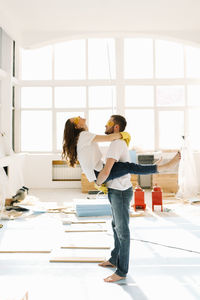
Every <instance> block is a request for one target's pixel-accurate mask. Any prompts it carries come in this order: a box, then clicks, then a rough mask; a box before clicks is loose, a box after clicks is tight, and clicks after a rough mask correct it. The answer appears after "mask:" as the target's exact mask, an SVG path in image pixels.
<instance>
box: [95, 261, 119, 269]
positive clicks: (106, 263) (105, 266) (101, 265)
mask: <svg viewBox="0 0 200 300" xmlns="http://www.w3.org/2000/svg"><path fill="white" fill-rule="evenodd" d="M98 265H99V266H100V267H104V268H116V266H115V265H113V264H111V263H110V262H109V261H108V260H107V261H103V262H101V263H100V264H98Z"/></svg>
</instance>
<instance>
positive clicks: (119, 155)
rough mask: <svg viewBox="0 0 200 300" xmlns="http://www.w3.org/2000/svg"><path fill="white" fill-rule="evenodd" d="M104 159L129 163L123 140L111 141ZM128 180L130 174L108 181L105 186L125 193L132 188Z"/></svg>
mask: <svg viewBox="0 0 200 300" xmlns="http://www.w3.org/2000/svg"><path fill="white" fill-rule="evenodd" d="M106 158H114V159H115V160H116V161H121V162H130V156H129V151H128V147H127V145H126V142H125V141H124V140H115V141H112V142H111V144H110V146H109V149H108V152H107V155H106ZM130 178H131V176H130V174H127V175H124V176H121V177H119V178H116V179H113V180H110V181H108V182H107V184H106V185H107V187H108V188H111V189H115V190H120V191H125V190H127V189H129V188H130V187H131V186H132V184H131V181H130Z"/></svg>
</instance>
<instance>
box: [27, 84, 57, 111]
mask: <svg viewBox="0 0 200 300" xmlns="http://www.w3.org/2000/svg"><path fill="white" fill-rule="evenodd" d="M51 106H52V89H51V88H50V87H23V88H22V89H21V107H22V108H49V107H51Z"/></svg>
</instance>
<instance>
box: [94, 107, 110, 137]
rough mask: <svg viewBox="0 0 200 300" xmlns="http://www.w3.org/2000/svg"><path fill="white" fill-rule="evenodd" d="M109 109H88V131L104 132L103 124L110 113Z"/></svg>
mask: <svg viewBox="0 0 200 300" xmlns="http://www.w3.org/2000/svg"><path fill="white" fill-rule="evenodd" d="M112 114H113V113H112V110H111V109H106V110H90V111H89V131H90V132H93V133H97V134H104V132H105V125H106V123H107V122H108V120H109V119H110V117H111V115H112Z"/></svg>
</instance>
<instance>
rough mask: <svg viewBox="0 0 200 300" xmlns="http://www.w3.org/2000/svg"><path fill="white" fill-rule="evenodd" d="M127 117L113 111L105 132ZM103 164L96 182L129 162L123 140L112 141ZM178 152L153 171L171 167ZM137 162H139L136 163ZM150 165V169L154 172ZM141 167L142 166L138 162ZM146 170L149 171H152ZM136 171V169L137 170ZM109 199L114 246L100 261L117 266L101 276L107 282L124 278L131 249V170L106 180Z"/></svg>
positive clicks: (122, 125)
mask: <svg viewBox="0 0 200 300" xmlns="http://www.w3.org/2000/svg"><path fill="white" fill-rule="evenodd" d="M125 127H126V119H125V118H124V117H123V116H121V115H113V116H111V118H110V120H109V121H108V123H107V124H106V130H105V133H106V134H112V133H118V132H121V131H124V130H125ZM106 158H107V160H106V164H105V166H104V168H103V169H102V171H101V172H100V173H99V175H98V178H97V184H98V185H100V184H102V182H104V181H105V180H106V179H107V178H108V176H109V174H110V171H111V169H112V167H113V165H114V163H115V162H118V161H119V162H129V161H130V158H129V151H128V147H127V144H126V142H125V141H124V140H115V141H112V142H111V144H110V146H109V149H108V152H107V155H106ZM180 158H181V156H180V152H177V154H176V155H175V156H174V157H173V158H172V159H171V160H170V161H169V162H167V163H165V164H163V165H159V164H158V165H157V166H156V171H158V172H162V171H165V170H168V169H170V168H172V167H174V166H175V165H176V164H177V163H178V162H179V161H180ZM138 166H140V165H138ZM153 167H155V166H153V165H152V166H150V168H152V170H151V172H152V173H153V172H154V170H153ZM140 168H141V169H142V171H143V168H144V169H145V168H146V167H145V166H140ZM151 172H150V170H149V173H151ZM138 174H139V172H138ZM106 185H107V187H108V199H109V201H110V204H111V208H112V229H113V234H114V249H113V250H112V251H111V257H110V258H109V260H108V261H104V262H102V263H100V264H99V266H101V267H113V268H116V271H115V273H113V274H112V275H111V276H109V277H107V278H105V279H104V281H106V282H115V281H118V280H121V279H124V278H126V275H127V273H128V267H129V250H130V231H129V206H130V201H131V199H132V196H133V189H132V184H131V181H130V174H127V175H124V176H121V177H119V178H116V179H113V180H110V181H108V182H107V184H106Z"/></svg>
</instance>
